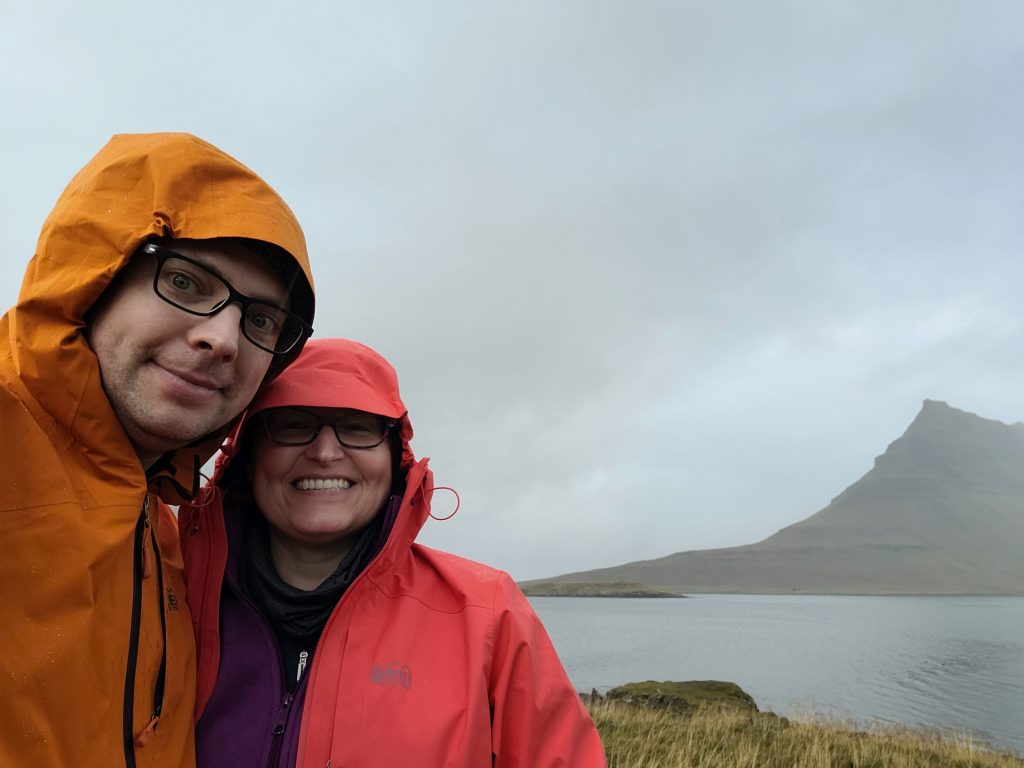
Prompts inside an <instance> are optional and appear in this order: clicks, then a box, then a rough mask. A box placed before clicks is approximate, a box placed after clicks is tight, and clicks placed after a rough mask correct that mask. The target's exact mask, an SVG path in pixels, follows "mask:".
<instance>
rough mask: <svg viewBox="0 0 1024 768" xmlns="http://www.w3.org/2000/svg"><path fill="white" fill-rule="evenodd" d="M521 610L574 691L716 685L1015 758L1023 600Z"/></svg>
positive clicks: (558, 600)
mask: <svg viewBox="0 0 1024 768" xmlns="http://www.w3.org/2000/svg"><path fill="white" fill-rule="evenodd" d="M530 601H531V603H532V604H533V605H534V607H535V608H536V610H537V613H538V614H539V615H540V617H541V619H542V620H543V622H544V625H545V627H547V630H548V633H549V634H550V635H551V639H552V641H553V642H554V644H555V647H556V648H557V650H558V653H559V656H560V657H561V659H562V662H563V664H564V665H565V668H566V670H567V671H568V673H569V677H570V678H571V679H572V682H573V684H574V685H575V686H576V688H577V689H578V690H580V691H590V690H591V689H592V688H596V689H597V690H598V691H601V692H605V691H607V690H608V689H609V688H611V687H614V686H616V685H620V684H622V683H627V682H637V681H641V680H707V679H713V680H728V681H731V682H734V683H737V684H739V685H740V686H741V687H743V689H744V690H746V691H747V692H748V693H749V694H750V695H751V696H753V697H754V700H755V701H756V702H757V704H758V707H759V708H760V709H762V710H771V711H773V712H776V713H778V714H781V715H798V716H799V715H800V714H801V713H806V712H808V711H813V712H815V713H825V714H833V715H836V716H839V717H843V718H852V719H855V720H858V721H860V722H867V721H872V720H881V721H889V722H896V723H905V724H908V725H918V726H934V727H940V728H943V729H956V730H962V731H966V732H969V733H971V734H972V735H974V736H976V737H980V738H982V739H984V740H986V741H988V742H990V743H991V744H992V745H993V746H995V747H998V748H1000V749H1006V750H1010V751H1015V752H1017V753H1020V754H1024V597H848V596H809V595H800V596H788V595H787V596H779V595H696V596H693V597H691V598H689V599H679V600H672V599H630V598H566V597H534V598H531V599H530Z"/></svg>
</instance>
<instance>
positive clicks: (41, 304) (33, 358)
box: [0, 133, 313, 503]
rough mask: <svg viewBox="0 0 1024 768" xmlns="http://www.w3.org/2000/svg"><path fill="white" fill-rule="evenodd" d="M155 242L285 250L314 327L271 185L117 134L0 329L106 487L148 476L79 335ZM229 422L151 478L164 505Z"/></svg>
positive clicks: (42, 401)
mask: <svg viewBox="0 0 1024 768" xmlns="http://www.w3.org/2000/svg"><path fill="white" fill-rule="evenodd" d="M152 237H177V238H193V239H208V238H215V237H244V238H251V239H255V240H262V241H265V242H267V243H272V244H274V245H276V246H278V247H280V248H283V249H284V250H285V251H287V252H288V253H289V254H290V255H291V256H292V257H293V259H294V260H295V262H296V264H297V265H298V268H299V269H298V270H297V271H296V278H295V280H294V281H293V284H292V286H291V289H292V295H293V305H294V306H296V307H297V308H298V307H299V305H304V308H306V307H308V311H306V312H303V314H307V315H309V316H308V317H305V319H306V320H307V322H310V323H311V322H312V312H313V302H312V285H313V281H312V276H311V274H310V268H309V259H308V255H307V253H306V244H305V239H304V237H303V234H302V230H301V229H300V227H299V224H298V222H297V221H296V219H295V217H294V215H293V214H292V212H291V210H290V209H289V208H288V206H287V205H286V204H285V202H284V201H283V200H282V199H281V198H280V197H279V196H278V195H277V193H276V192H274V190H273V189H271V188H270V187H269V186H268V185H267V184H266V183H265V182H263V181H262V180H261V179H260V178H259V177H258V176H257V175H256V174H255V173H253V172H252V171H251V170H249V169H248V168H246V167H245V166H244V165H242V164H241V163H239V162H238V161H237V160H235V159H233V158H232V157H230V156H228V155H227V154H225V153H224V152H222V151H220V150H219V149H217V148H216V147H214V146H212V145H210V144H208V143H206V142H204V141H202V140H200V139H198V138H196V137H194V136H190V135H188V134H183V133H159V134H142V135H122V136H115V137H114V138H112V139H111V140H110V142H109V143H108V144H107V145H106V146H105V147H104V148H103V149H101V150H100V152H99V153H98V154H97V155H96V156H95V157H94V158H93V159H92V160H91V161H90V162H89V163H88V164H87V165H86V166H85V167H84V168H83V169H82V170H81V171H79V172H78V174H77V175H76V176H75V177H74V178H73V179H72V180H71V183H70V184H68V186H67V188H66V189H65V190H64V193H63V194H62V195H61V196H60V198H59V199H58V201H57V204H56V206H55V207H54V209H53V212H52V213H51V214H50V216H49V218H48V219H47V220H46V222H45V223H44V225H43V229H42V233H41V234H40V237H39V243H38V245H37V247H36V252H35V255H34V256H33V258H32V260H31V262H30V263H29V266H28V269H27V271H26V273H25V279H24V282H23V284H22V288H21V294H20V296H19V298H18V303H17V304H16V305H15V307H14V308H13V309H12V310H10V311H9V312H8V313H7V314H6V315H5V316H4V318H3V320H2V321H0V356H2V357H3V358H6V359H8V360H10V361H11V362H10V367H11V368H13V370H14V371H15V373H16V375H17V377H18V380H19V381H18V382H16V383H15V386H19V387H24V390H25V392H26V394H27V395H29V397H30V398H31V400H33V401H35V403H37V404H38V405H39V406H40V408H41V410H42V411H43V412H44V413H45V414H46V415H47V416H48V417H49V418H51V419H52V420H53V421H54V422H55V426H56V428H57V429H58V430H59V431H61V432H62V433H64V434H66V435H67V436H68V439H69V442H70V443H72V444H74V445H75V447H76V449H78V450H79V451H81V452H82V454H83V455H84V457H86V459H87V460H88V461H89V463H90V464H91V465H92V467H93V469H94V470H95V477H96V479H97V480H98V481H99V482H100V483H104V482H105V483H115V484H123V483H125V482H131V481H130V478H138V477H139V474H138V473H140V472H141V468H140V465H139V462H138V459H137V457H136V455H135V452H134V450H133V449H132V446H131V444H130V443H129V441H128V439H127V437H126V436H125V434H124V432H123V430H122V429H121V426H120V423H119V422H118V420H117V418H116V417H115V416H114V413H113V411H112V410H111V408H110V405H109V403H108V401H107V398H106V395H105V393H104V391H103V388H102V385H101V382H100V374H99V364H98V362H97V360H96V356H95V355H94V354H93V352H92V349H91V348H90V346H89V344H88V342H87V341H86V339H85V337H84V335H83V333H82V331H83V328H84V326H85V321H84V318H85V316H86V313H87V312H88V310H89V309H90V308H91V307H92V306H93V304H94V303H95V302H96V300H97V299H98V298H99V296H100V295H101V294H102V293H103V291H104V290H105V289H106V288H107V286H108V285H109V284H110V282H111V280H112V278H113V277H114V275H115V274H116V273H117V272H118V271H119V270H120V269H122V268H123V267H124V266H125V264H126V263H127V261H128V259H129V258H130V257H131V255H132V254H133V253H135V251H136V249H137V248H138V247H139V246H140V245H141V244H142V243H143V242H145V241H146V240H147V239H149V238H152ZM300 297H302V299H303V300H302V301H298V302H296V301H295V300H296V299H299V298H300ZM299 351H300V350H298V349H296V350H295V352H294V354H293V357H294V355H297V354H298V352H299ZM287 362H289V361H282V364H275V366H274V369H273V370H274V371H279V370H280V369H281V368H282V367H283V364H286V363H287ZM58 372H59V373H58ZM228 426H229V425H225V430H223V431H221V432H218V433H217V434H214V435H209V436H207V437H206V438H203V439H201V440H200V441H197V443H196V444H194V445H192V446H189V447H187V448H182V449H180V450H178V451H176V452H174V453H172V454H168V455H167V456H166V457H164V460H162V461H160V462H158V466H159V467H160V471H159V473H158V474H157V476H156V477H152V478H150V479H151V481H154V482H156V483H157V487H158V490H159V491H160V492H161V495H162V496H163V497H164V498H165V500H166V501H168V502H170V503H176V502H178V501H180V499H181V497H182V496H183V495H185V496H187V495H191V494H194V492H195V491H196V490H197V482H198V469H199V467H200V466H202V464H203V463H204V462H205V461H206V460H207V459H208V458H209V457H210V456H211V455H212V454H213V452H214V451H215V450H216V448H217V446H218V445H219V443H220V439H221V437H222V436H223V434H224V432H226V428H227V427H228ZM171 479H173V480H174V482H167V480H171ZM136 482H137V481H136Z"/></svg>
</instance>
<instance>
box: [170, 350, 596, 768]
mask: <svg viewBox="0 0 1024 768" xmlns="http://www.w3.org/2000/svg"><path fill="white" fill-rule="evenodd" d="M368 392H369V393H371V394H370V395H369V396H368V395H367V393H368ZM374 403H376V404H381V403H385V404H388V407H389V408H392V412H391V413H388V414H386V415H389V416H394V415H397V414H404V413H405V406H404V405H402V401H401V398H400V396H399V392H398V380H397V378H396V376H395V373H394V370H393V369H392V368H391V366H390V365H389V364H388V363H387V361H385V360H384V359H383V358H382V357H381V356H380V355H378V354H377V353H376V352H374V351H373V350H371V349H369V348H368V347H365V346H363V345H362V344H358V343H357V342H352V341H347V340H343V339H321V340H317V341H313V342H311V343H310V344H308V345H307V346H306V349H305V351H304V352H303V354H302V355H300V357H299V358H298V360H296V361H295V364H294V365H292V366H291V367H290V368H289V369H288V370H287V371H285V372H284V373H283V374H282V375H281V376H280V377H279V378H278V379H277V380H275V381H274V383H273V384H272V385H271V386H269V387H267V388H266V389H265V390H264V391H263V393H262V394H261V395H259V396H258V397H257V398H256V400H255V401H254V402H253V405H252V408H251V409H250V411H249V412H248V414H247V417H248V416H251V415H252V414H253V413H255V412H257V411H259V410H262V409H265V408H272V407H276V406H281V405H308V406H313V405H315V406H324V407H354V408H359V409H361V410H369V411H370V412H373V413H379V412H380V409H379V408H378V407H375V406H374V405H373V404H374ZM400 422H401V427H400V429H401V437H402V459H401V466H402V471H403V472H406V473H407V474H406V490H405V494H404V498H403V499H402V503H401V506H400V508H399V511H398V515H397V517H396V518H395V523H394V526H393V527H392V529H391V532H390V534H389V535H388V538H387V541H386V543H385V544H384V546H383V549H382V550H381V551H380V552H379V553H378V554H377V556H376V557H375V558H374V559H373V560H372V561H371V562H370V564H369V565H368V566H367V567H366V569H365V570H364V571H363V572H362V573H361V574H360V575H359V576H358V577H356V579H355V581H353V583H352V585H351V586H350V587H349V588H348V590H347V591H346V592H345V593H344V594H343V595H342V597H341V599H340V600H339V602H338V604H337V605H336V606H335V608H334V611H333V612H332V614H331V616H330V618H329V619H328V621H327V625H326V626H325V628H324V630H323V634H322V635H321V637H320V641H319V643H318V644H317V647H316V651H315V652H314V654H313V662H312V667H311V669H310V671H309V673H308V675H309V677H308V679H307V680H306V685H307V689H306V694H305V701H304V704H303V707H302V720H301V725H300V731H299V743H298V762H297V763H296V766H297V768H325V766H334V768H342V767H344V768H391V767H392V766H403V768H442V766H443V767H444V768H485V767H486V768H491V766H494V768H604V766H605V765H606V761H605V754H604V747H603V746H602V744H601V739H600V736H599V735H598V733H597V729H596V728H595V727H594V723H593V721H592V720H591V719H590V715H589V714H588V713H587V710H586V708H585V707H584V706H583V703H582V701H581V700H580V697H579V694H577V693H576V691H575V690H574V689H573V687H572V684H571V683H570V682H569V679H568V678H567V677H566V674H565V670H564V669H563V668H562V664H561V662H560V661H559V659H558V656H557V655H556V653H555V649H554V648H553V646H552V645H551V641H550V640H549V639H548V635H547V633H546V632H545V631H544V627H543V626H542V625H541V623H540V619H538V618H537V615H536V613H535V612H534V611H533V608H532V607H531V606H530V603H529V602H528V601H527V600H526V598H525V597H523V593H522V592H520V591H519V588H518V587H517V586H516V584H515V582H514V581H512V579H511V578H510V577H509V575H508V574H506V573H503V572H501V571H497V570H495V569H493V568H489V567H488V566H486V565H481V564H480V563H474V562H472V561H470V560H465V559H463V558H461V557H456V556H455V555H451V554H448V553H446V552H439V551H437V550H435V549H431V548H430V547H426V546H423V545H422V544H417V543H415V539H416V536H417V534H418V533H419V531H420V529H421V528H422V527H423V525H424V523H425V522H426V520H427V517H428V515H429V514H430V499H431V495H432V491H433V485H434V484H433V473H432V472H431V471H430V470H429V469H428V468H427V461H428V460H427V459H422V460H420V461H419V462H417V461H416V459H415V457H414V456H413V453H412V450H411V448H410V447H409V439H410V438H411V437H412V426H411V423H410V422H409V417H408V415H404V416H402V417H401V420H400ZM240 430H241V428H239V431H240ZM238 444H239V443H238V441H237V440H236V439H233V440H231V441H229V442H228V443H227V444H226V445H225V452H226V453H225V454H224V455H222V456H221V457H220V458H219V459H218V462H217V471H216V472H215V473H214V479H213V482H212V483H210V484H208V485H207V486H206V487H204V488H203V491H202V493H201V494H200V496H199V498H198V499H197V500H196V501H195V502H194V503H193V504H190V505H185V506H183V507H182V508H181V536H182V548H183V550H184V554H185V562H186V573H187V578H188V587H189V600H190V601H192V606H193V618H194V622H195V624H196V636H197V639H198V653H199V677H198V694H197V703H198V713H197V714H200V715H201V714H202V711H203V707H205V705H206V703H207V701H209V699H210V696H211V695H212V693H213V692H214V688H215V684H216V680H217V671H218V666H219V663H220V662H219V660H220V654H221V646H220V628H221V619H220V598H221V588H222V585H223V582H224V574H225V567H226V564H227V559H228V557H227V549H228V535H227V528H226V526H225V517H224V514H225V509H224V504H225V498H226V497H225V494H224V493H223V491H222V488H221V487H220V485H219V483H220V482H221V481H222V479H223V478H225V476H226V473H227V467H228V465H229V463H230V460H231V456H232V455H233V454H234V453H235V451H236V450H237V449H236V447H235V446H236V445H238ZM242 444H244V441H243V443H242ZM241 512H243V513H247V512H248V510H241ZM254 642H258V640H256V639H254ZM267 674H268V675H278V674H280V671H279V670H278V669H275V668H272V667H271V668H268V669H267ZM265 688H266V686H259V685H253V686H252V690H264V689H265ZM232 695H237V696H243V697H244V696H246V695H252V691H245V690H239V691H237V692H232ZM275 703H276V702H275ZM265 704H266V703H265V702H253V707H252V712H253V716H254V717H255V716H257V713H262V712H263V711H264V710H265V709H266V706H265ZM270 725H273V722H271V723H270V724H269V725H268V728H267V738H268V739H269V738H270V733H271V729H270V727H269V726H270ZM289 727H290V726H289ZM273 733H274V734H279V733H280V729H279V728H274V730H273Z"/></svg>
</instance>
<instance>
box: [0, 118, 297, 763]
mask: <svg viewBox="0 0 1024 768" xmlns="http://www.w3.org/2000/svg"><path fill="white" fill-rule="evenodd" d="M153 236H171V237H187V238H195V239H206V238H214V237H227V236H236V237H247V238H254V239H259V240H263V241H266V242H270V243H274V244H276V245H278V246H280V247H281V248H284V249H285V250H286V251H288V253H290V254H292V256H293V257H294V258H295V259H296V260H297V261H298V263H299V265H300V266H301V269H302V273H303V274H304V275H305V278H306V280H307V281H308V285H305V286H300V288H298V289H296V290H302V291H303V292H304V293H305V294H306V295H307V297H310V298H311V291H312V279H311V277H310V270H309V263H308V257H307V255H306V246H305V240H304V238H303V235H302V230H301V229H300V228H299V225H298V222H297V221H296V220H295V217H294V216H293V215H292V213H291V211H290V210H289V209H288V207H287V205H285V203H284V201H282V200H281V198H280V197H278V195H277V193H275V192H274V191H273V190H272V189H271V188H270V187H269V186H267V185H266V183H264V182H263V181H262V180H260V179H259V177H257V176H256V175H255V174H254V173H253V172H252V171H250V170H249V169H248V168H246V167H244V166H243V165H241V164H240V163H238V162H237V161H236V160H234V159H233V158H231V157H229V156H227V155H226V154H224V153H223V152H221V151H220V150H218V149H217V148H215V147H213V146H211V145H209V144H207V143H205V142H203V141H201V140H199V139H197V138H195V137H193V136H189V135H186V134H151V135H134V136H115V137H114V138H113V139H112V140H111V141H110V142H109V143H108V144H107V145H106V146H105V147H104V148H103V149H102V150H100V152H99V154H97V155H96V157H95V158H93V159H92V161H90V162H89V164H87V165H86V166H85V167H84V168H83V169H82V170H81V171H80V172H79V173H78V174H77V175H76V176H75V178H74V179H72V181H71V183H70V184H69V185H68V187H67V189H66V190H65V191H64V193H63V194H62V195H61V197H60V199H59V200H58V201H57V205H56V207H55V208H54V210H53V212H52V213H51V214H50V216H49V218H48V219H47V220H46V223H45V224H44V225H43V229H42V233H41V235H40V238H39V243H38V246H37V249H36V253H35V256H34V257H33V258H32V261H31V262H30V263H29V266H28V270H27V272H26V274H25V280H24V283H23V285H22V289H21V295H20V297H19V299H18V303H17V304H16V306H15V307H14V308H13V309H12V310H10V311H9V312H8V313H7V314H5V315H4V316H3V318H2V320H0V466H2V472H3V481H2V483H0V548H2V555H0V615H2V617H3V630H2V631H0V766H22V767H24V766H40V767H41V766H47V767H51V766H58V765H66V766H70V765H75V766H102V767H103V768H111V767H115V768H116V766H125V765H127V766H135V765H138V766H152V767H153V768H157V766H159V768H178V767H179V766H192V765H193V764H194V760H195V758H194V746H193V743H194V742H193V711H194V691H195V644H194V639H193V634H192V627H191V620H190V616H189V612H188V607H187V604H186V602H185V582H184V579H183V576H182V561H181V553H180V549H179V547H178V543H177V526H176V522H175V519H174V517H173V515H172V513H171V511H170V510H169V508H167V507H166V506H165V505H164V504H161V503H160V502H159V501H156V499H155V497H156V496H157V495H158V494H159V495H161V496H162V497H163V498H164V500H165V501H167V502H169V503H178V502H179V501H180V500H181V499H180V497H179V496H178V495H177V493H176V492H175V488H174V485H175V484H174V483H171V482H167V479H168V477H169V476H170V475H172V474H173V475H174V476H175V478H176V481H177V484H179V485H180V486H181V487H182V488H184V489H192V488H195V487H197V486H198V469H199V467H200V466H202V463H203V462H204V461H206V460H207V458H209V456H211V455H212V454H213V452H214V451H215V450H216V447H217V445H218V444H219V443H220V435H212V436H210V437H209V438H208V439H204V440H203V441H201V444H199V445H195V446H192V447H189V448H184V449H181V450H179V451H177V452H176V453H175V454H173V455H170V456H168V457H166V458H168V459H169V462H170V463H169V464H168V465H167V466H168V468H167V469H166V471H165V473H164V474H162V475H160V477H157V478H150V479H149V480H147V477H146V475H145V474H144V472H143V469H142V466H141V464H140V462H139V460H138V458H137V456H136V454H135V452H134V450H133V448H132V446H131V444H130V443H129V441H128V438H127V437H126V435H125V434H124V432H123V430H122V429H121V426H120V422H119V421H118V419H117V417H116V416H115V415H114V413H113V411H112V410H111V408H110V405H109V402H108V400H107V398H106V396H105V394H104V391H103V388H102V386H101V382H100V374H99V367H98V363H97V360H96V356H95V355H94V354H93V352H92V350H91V349H90V347H89V344H88V343H87V341H86V339H85V337H84V336H83V334H82V329H83V325H84V321H83V318H84V317H85V315H86V311H87V310H88V309H89V308H90V307H91V306H92V305H93V303H94V302H95V301H96V300H97V298H98V297H99V296H100V294H101V293H102V292H103V290H104V289H105V288H106V287H107V285H108V284H109V283H110V281H111V278H113V276H114V275H115V274H116V273H117V271H118V270H120V269H121V268H122V267H124V266H125V264H126V262H127V261H128V259H129V257H130V256H131V255H132V254H133V253H134V252H135V251H136V249H137V248H138V247H139V246H140V244H142V243H143V242H144V241H145V240H146V239H148V238H150V237H153ZM293 295H294V292H293ZM311 311H312V306H311V305H310V307H309V312H310V313H311ZM306 319H307V321H311V319H312V318H309V317H307V318H306ZM165 638H166V642H165ZM165 649H166V653H165ZM161 667H163V669H161ZM161 681H163V683H162V685H161ZM154 726H156V727H154Z"/></svg>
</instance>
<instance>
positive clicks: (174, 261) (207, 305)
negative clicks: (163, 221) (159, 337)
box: [154, 256, 304, 354]
mask: <svg viewBox="0 0 1024 768" xmlns="http://www.w3.org/2000/svg"><path fill="white" fill-rule="evenodd" d="M154 287H155V289H156V292H157V295H159V296H160V298H162V299H164V300H165V301H167V302H168V303H170V304H173V305H174V306H176V307H178V308H179V309H184V310H185V311H186V312H191V313H193V314H197V315H212V314H214V313H216V312H217V311H218V310H219V309H220V308H221V307H222V306H223V305H224V303H225V302H227V301H228V300H230V299H231V297H232V294H235V296H237V297H238V298H239V299H242V303H243V306H244V307H245V319H244V322H243V323H242V333H243V334H244V335H245V337H246V338H247V339H248V340H249V341H251V342H252V343H253V344H255V345H256V346H257V347H259V348H260V349H263V350H266V351H267V352H274V353H277V354H283V353H285V352H287V351H288V350H290V349H291V348H292V347H293V346H295V343H296V342H297V341H298V340H299V339H301V338H302V335H303V332H304V329H303V327H302V324H301V323H299V322H298V321H297V320H296V319H295V317H294V316H292V315H291V314H290V313H288V312H286V311H285V310H283V309H282V308H281V307H277V306H274V305H273V304H264V303H263V302H260V301H252V300H251V299H250V300H244V299H243V298H242V297H241V296H239V294H238V293H237V292H236V291H235V290H234V289H233V288H232V287H231V286H230V285H228V283H226V282H225V281H224V279H223V278H221V277H220V276H219V275H216V274H214V273H213V272H210V271H209V270H207V269H204V268H203V267H202V266H200V265H199V264H196V263H194V262H192V261H186V260H185V259H180V258H177V257H174V256H171V257H168V258H165V259H164V260H163V261H162V262H161V264H160V271H159V272H158V273H157V278H156V282H155V283H154Z"/></svg>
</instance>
